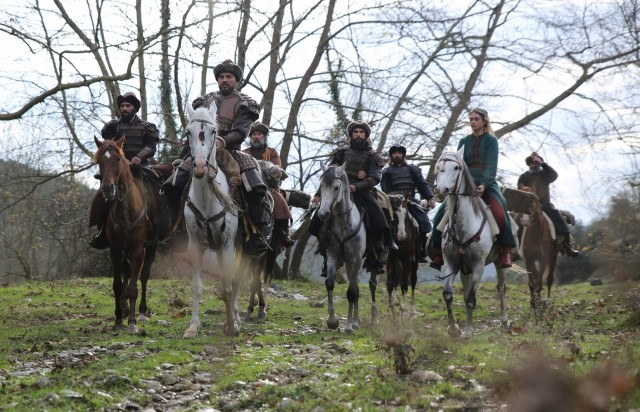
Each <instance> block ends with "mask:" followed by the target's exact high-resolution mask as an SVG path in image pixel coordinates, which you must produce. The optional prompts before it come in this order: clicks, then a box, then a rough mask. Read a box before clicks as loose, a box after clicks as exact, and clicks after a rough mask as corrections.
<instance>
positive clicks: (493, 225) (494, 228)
mask: <svg viewBox="0 0 640 412" xmlns="http://www.w3.org/2000/svg"><path fill="white" fill-rule="evenodd" d="M445 207H446V208H449V205H446V206H445ZM484 212H485V213H484V214H485V217H486V218H487V224H488V225H489V228H490V229H491V236H492V237H493V239H494V240H495V238H497V237H498V235H499V234H500V228H499V227H498V223H497V222H496V218H495V217H493V213H491V208H490V207H489V206H488V205H485V209H484ZM509 219H511V223H512V226H511V227H516V226H515V221H514V220H513V219H512V218H511V216H509ZM447 223H449V214H448V213H445V214H444V217H443V218H442V220H441V221H440V224H439V225H438V227H437V228H436V229H437V230H439V231H440V232H444V231H445V230H447Z"/></svg>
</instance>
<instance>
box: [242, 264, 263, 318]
mask: <svg viewBox="0 0 640 412" xmlns="http://www.w3.org/2000/svg"><path fill="white" fill-rule="evenodd" d="M254 259H255V258H254V257H249V256H245V257H243V264H242V266H243V273H247V272H248V273H249V274H250V275H251V284H250V285H249V305H248V306H247V313H246V314H245V315H244V319H245V320H246V321H252V320H253V310H254V309H255V307H256V304H257V303H258V290H259V289H260V286H261V280H260V272H257V273H256V269H255V265H254Z"/></svg>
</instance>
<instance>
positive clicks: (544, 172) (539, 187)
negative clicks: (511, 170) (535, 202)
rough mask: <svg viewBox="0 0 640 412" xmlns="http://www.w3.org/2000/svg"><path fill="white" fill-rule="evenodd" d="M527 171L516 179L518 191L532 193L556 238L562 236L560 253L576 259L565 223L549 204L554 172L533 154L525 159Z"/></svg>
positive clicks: (555, 174) (556, 176)
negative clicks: (550, 223)
mask: <svg viewBox="0 0 640 412" xmlns="http://www.w3.org/2000/svg"><path fill="white" fill-rule="evenodd" d="M525 162H526V163H527V166H529V170H527V171H526V172H524V173H523V174H521V175H520V178H519V179H518V189H519V190H525V191H530V192H533V193H534V194H535V195H536V196H538V199H540V204H541V205H542V210H543V211H544V212H545V213H546V214H547V216H549V218H550V219H551V221H552V222H553V225H554V226H555V229H556V234H557V235H558V236H560V235H562V236H563V242H562V247H561V250H560V251H561V252H562V254H564V255H567V256H569V257H576V256H579V255H580V252H578V251H577V250H575V249H574V248H573V247H572V246H571V233H570V232H569V226H567V222H565V220H564V219H563V218H562V215H560V212H559V211H558V209H556V207H555V206H554V205H553V203H551V194H550V190H549V185H551V183H553V182H555V181H556V179H558V172H556V171H555V170H554V169H553V168H552V167H551V166H549V164H547V163H546V162H545V161H544V159H543V158H542V157H541V156H540V155H539V154H538V153H537V152H533V153H531V155H530V156H527V158H526V159H525Z"/></svg>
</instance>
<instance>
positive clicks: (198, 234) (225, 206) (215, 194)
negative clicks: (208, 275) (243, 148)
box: [184, 104, 240, 338]
mask: <svg viewBox="0 0 640 412" xmlns="http://www.w3.org/2000/svg"><path fill="white" fill-rule="evenodd" d="M187 111H188V113H189V125H188V126H187V136H188V139H189V146H190V149H191V158H192V159H193V170H192V178H191V184H190V186H189V196H188V198H187V202H186V205H185V208H184V219H185V224H186V226H187V232H188V233H189V247H188V251H189V252H188V253H189V256H190V258H191V260H192V263H193V267H194V271H193V284H192V287H191V304H192V314H191V323H190V325H189V328H188V329H187V330H186V331H185V333H184V337H185V338H193V337H195V336H197V334H198V328H199V326H200V318H199V316H198V308H199V305H200V298H201V296H202V263H203V257H204V252H205V250H206V249H210V250H211V251H215V252H216V257H217V263H218V266H219V267H218V268H216V269H214V270H212V271H213V272H214V273H218V274H220V276H221V278H222V284H223V286H222V299H223V300H224V303H225V307H226V321H225V325H224V333H225V335H227V336H233V335H238V334H239V333H240V317H239V315H238V289H239V286H240V282H239V281H238V280H237V279H236V276H235V273H236V272H235V239H236V234H237V230H238V208H237V206H236V205H235V203H234V202H233V200H232V199H231V198H230V197H229V196H228V193H229V183H228V182H227V177H226V176H225V174H224V173H223V172H222V170H220V169H219V168H218V165H217V163H216V145H215V135H216V124H215V121H214V120H213V119H214V118H215V115H216V106H215V104H212V105H211V107H210V109H208V110H207V109H206V108H198V109H197V110H194V109H193V108H192V107H191V105H187Z"/></svg>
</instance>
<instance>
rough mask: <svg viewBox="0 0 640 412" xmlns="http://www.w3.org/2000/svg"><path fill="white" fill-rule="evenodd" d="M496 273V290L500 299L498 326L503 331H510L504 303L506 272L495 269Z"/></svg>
mask: <svg viewBox="0 0 640 412" xmlns="http://www.w3.org/2000/svg"><path fill="white" fill-rule="evenodd" d="M496 272H497V273H498V284H497V286H496V288H497V289H498V297H499V298H500V325H501V326H502V328H503V329H507V330H509V329H511V323H510V322H509V317H508V316H507V305H506V304H505V302H504V298H505V295H506V293H507V283H506V270H505V269H498V268H496Z"/></svg>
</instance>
